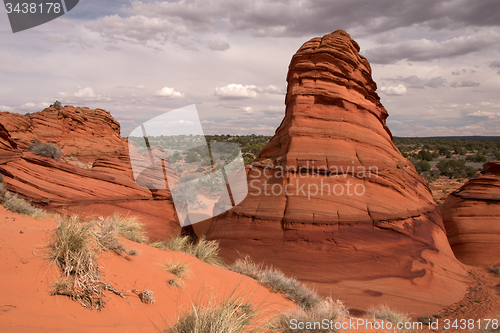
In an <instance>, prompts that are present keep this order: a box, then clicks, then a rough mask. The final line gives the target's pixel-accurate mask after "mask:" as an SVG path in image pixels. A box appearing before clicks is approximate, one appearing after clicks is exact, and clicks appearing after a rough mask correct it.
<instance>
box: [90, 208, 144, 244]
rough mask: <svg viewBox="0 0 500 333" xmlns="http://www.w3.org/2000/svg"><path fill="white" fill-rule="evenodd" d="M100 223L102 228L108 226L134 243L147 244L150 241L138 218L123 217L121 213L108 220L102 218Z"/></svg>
mask: <svg viewBox="0 0 500 333" xmlns="http://www.w3.org/2000/svg"><path fill="white" fill-rule="evenodd" d="M98 221H99V223H100V224H101V225H102V226H108V228H109V229H112V230H115V231H116V234H117V235H120V236H122V237H124V238H127V239H129V240H131V241H133V242H136V243H140V244H146V243H147V241H148V237H147V236H146V233H145V231H144V226H143V224H142V223H141V222H139V220H138V219H137V217H136V216H122V215H121V214H120V213H114V214H113V215H111V216H108V217H106V218H102V217H100V218H98ZM101 228H102V227H101Z"/></svg>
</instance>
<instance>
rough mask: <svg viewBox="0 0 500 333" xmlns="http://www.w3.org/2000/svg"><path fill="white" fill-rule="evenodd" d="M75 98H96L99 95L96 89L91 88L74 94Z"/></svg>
mask: <svg viewBox="0 0 500 333" xmlns="http://www.w3.org/2000/svg"><path fill="white" fill-rule="evenodd" d="M73 96H75V97H79V98H96V97H97V95H96V94H95V93H94V89H92V88H91V87H87V88H82V89H80V90H78V91H77V92H75V93H74V94H73Z"/></svg>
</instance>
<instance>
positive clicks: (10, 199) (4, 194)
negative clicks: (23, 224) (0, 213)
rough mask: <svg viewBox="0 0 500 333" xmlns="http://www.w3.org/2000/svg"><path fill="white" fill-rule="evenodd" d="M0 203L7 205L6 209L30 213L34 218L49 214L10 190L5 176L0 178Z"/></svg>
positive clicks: (22, 213)
mask: <svg viewBox="0 0 500 333" xmlns="http://www.w3.org/2000/svg"><path fill="white" fill-rule="evenodd" d="M0 203H1V204H2V205H3V206H4V207H5V209H8V210H10V211H11V212H14V213H18V214H21V215H28V216H31V217H34V218H39V217H44V216H46V215H47V214H46V213H45V212H44V211H43V210H41V209H40V208H37V207H35V206H33V205H32V204H31V203H29V202H28V201H26V200H24V199H23V198H20V197H19V196H18V195H17V194H15V193H14V194H13V193H11V192H10V191H8V190H7V189H6V188H5V183H4V181H3V178H0Z"/></svg>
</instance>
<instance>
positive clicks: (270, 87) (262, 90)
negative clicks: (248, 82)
mask: <svg viewBox="0 0 500 333" xmlns="http://www.w3.org/2000/svg"><path fill="white" fill-rule="evenodd" d="M257 91H258V92H260V93H267V94H277V95H283V94H285V92H284V89H281V88H278V87H276V86H274V85H272V84H270V85H268V86H267V87H259V88H257Z"/></svg>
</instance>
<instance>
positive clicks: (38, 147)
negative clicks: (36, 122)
mask: <svg viewBox="0 0 500 333" xmlns="http://www.w3.org/2000/svg"><path fill="white" fill-rule="evenodd" d="M28 150H29V151H31V152H33V153H34V154H35V155H38V156H43V157H48V158H52V159H54V160H59V159H60V158H61V156H62V151H61V149H60V148H59V147H58V146H57V145H56V144H54V143H50V142H41V141H34V142H31V143H30V144H28Z"/></svg>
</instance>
